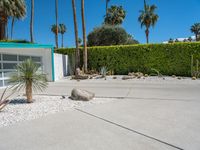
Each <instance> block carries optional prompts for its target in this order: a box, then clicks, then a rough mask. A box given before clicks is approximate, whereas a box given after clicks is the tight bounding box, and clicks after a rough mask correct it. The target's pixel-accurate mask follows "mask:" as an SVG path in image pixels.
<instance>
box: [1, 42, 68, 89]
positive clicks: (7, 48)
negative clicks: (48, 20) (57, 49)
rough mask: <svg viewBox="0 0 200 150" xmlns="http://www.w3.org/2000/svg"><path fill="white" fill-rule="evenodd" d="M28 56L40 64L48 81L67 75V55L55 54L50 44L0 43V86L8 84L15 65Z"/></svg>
mask: <svg viewBox="0 0 200 150" xmlns="http://www.w3.org/2000/svg"><path fill="white" fill-rule="evenodd" d="M28 58H30V59H32V60H33V61H35V62H36V63H37V64H39V65H40V66H41V71H42V72H43V73H45V74H46V75H47V78H48V81H56V80H59V79H61V78H63V77H64V76H65V75H67V56H64V55H61V54H55V53H54V48H53V46H52V45H41V44H28V43H0V87H3V86H6V85H8V79H9V76H10V75H11V74H12V72H14V71H15V66H16V65H17V64H19V63H20V62H22V61H24V60H26V59H28Z"/></svg>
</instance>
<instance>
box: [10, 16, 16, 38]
mask: <svg viewBox="0 0 200 150" xmlns="http://www.w3.org/2000/svg"><path fill="white" fill-rule="evenodd" d="M14 23H15V17H12V23H11V37H10V38H11V40H12V39H13V31H14Z"/></svg>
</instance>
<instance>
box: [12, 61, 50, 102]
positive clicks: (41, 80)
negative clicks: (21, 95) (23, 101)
mask: <svg viewBox="0 0 200 150" xmlns="http://www.w3.org/2000/svg"><path fill="white" fill-rule="evenodd" d="M39 68H40V67H39V65H37V64H36V63H34V62H33V61H32V60H31V59H27V60H26V61H24V62H22V63H21V64H18V65H17V66H16V73H15V74H13V75H12V76H11V78H10V81H9V82H10V83H12V84H13V86H14V91H19V90H21V89H24V88H25V89H26V97H27V102H28V103H31V102H32V91H33V90H35V91H37V90H40V91H42V90H44V89H45V88H46V87H47V78H46V75H45V74H42V73H40V71H39Z"/></svg>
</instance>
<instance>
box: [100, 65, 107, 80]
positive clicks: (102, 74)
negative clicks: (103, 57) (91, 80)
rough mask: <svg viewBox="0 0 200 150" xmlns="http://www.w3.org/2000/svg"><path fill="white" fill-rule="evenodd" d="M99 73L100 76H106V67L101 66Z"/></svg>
mask: <svg viewBox="0 0 200 150" xmlns="http://www.w3.org/2000/svg"><path fill="white" fill-rule="evenodd" d="M100 74H101V76H102V78H105V77H106V74H107V68H106V67H105V66H104V67H101V69H100Z"/></svg>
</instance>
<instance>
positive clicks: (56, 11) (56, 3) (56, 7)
mask: <svg viewBox="0 0 200 150" xmlns="http://www.w3.org/2000/svg"><path fill="white" fill-rule="evenodd" d="M55 14H56V48H58V0H55Z"/></svg>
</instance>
